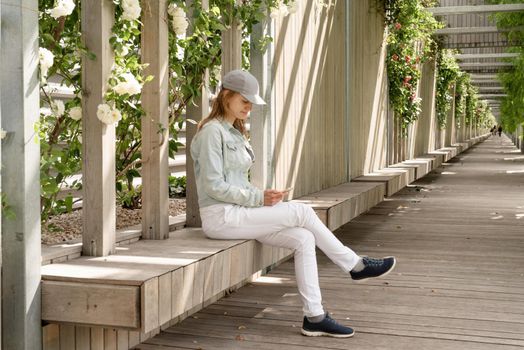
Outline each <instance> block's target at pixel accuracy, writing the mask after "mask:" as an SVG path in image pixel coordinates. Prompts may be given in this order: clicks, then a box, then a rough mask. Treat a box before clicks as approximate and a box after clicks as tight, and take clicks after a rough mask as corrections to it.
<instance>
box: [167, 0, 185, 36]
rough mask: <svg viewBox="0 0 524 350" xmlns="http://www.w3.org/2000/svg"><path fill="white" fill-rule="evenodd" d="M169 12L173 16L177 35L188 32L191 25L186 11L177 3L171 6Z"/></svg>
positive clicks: (173, 24)
mask: <svg viewBox="0 0 524 350" xmlns="http://www.w3.org/2000/svg"><path fill="white" fill-rule="evenodd" d="M167 12H168V13H169V15H170V16H172V17H173V20H172V22H171V26H172V28H173V31H174V32H175V34H176V35H182V34H185V33H186V30H187V27H188V26H189V21H188V20H187V18H186V13H185V12H184V10H183V9H182V8H180V7H176V6H175V5H173V6H171V5H170V6H169V7H168V9H167Z"/></svg>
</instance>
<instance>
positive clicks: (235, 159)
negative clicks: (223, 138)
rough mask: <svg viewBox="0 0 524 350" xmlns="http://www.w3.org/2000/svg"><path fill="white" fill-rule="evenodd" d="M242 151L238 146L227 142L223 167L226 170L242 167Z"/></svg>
mask: <svg viewBox="0 0 524 350" xmlns="http://www.w3.org/2000/svg"><path fill="white" fill-rule="evenodd" d="M241 151H242V150H241V149H240V147H239V146H238V144H236V143H234V142H228V143H226V144H225V147H224V165H225V167H226V168H227V169H237V168H241V167H242V163H243V161H242V152H241Z"/></svg>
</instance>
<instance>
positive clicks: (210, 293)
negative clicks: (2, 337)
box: [42, 182, 385, 334]
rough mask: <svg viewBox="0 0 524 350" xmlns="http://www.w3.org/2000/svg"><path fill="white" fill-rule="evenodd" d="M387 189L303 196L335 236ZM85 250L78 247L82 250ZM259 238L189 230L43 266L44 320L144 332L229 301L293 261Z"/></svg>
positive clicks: (356, 186)
mask: <svg viewBox="0 0 524 350" xmlns="http://www.w3.org/2000/svg"><path fill="white" fill-rule="evenodd" d="M384 195H385V185H384V184H381V183H359V182H350V183H346V184H341V185H339V186H336V187H333V188H330V189H327V190H323V191H320V192H317V193H314V194H312V195H309V196H305V197H302V198H300V199H298V200H297V201H299V202H303V203H308V204H309V205H311V206H312V207H313V208H314V209H315V211H316V212H317V214H318V215H319V217H321V219H323V221H324V222H325V223H326V224H327V225H328V226H329V227H330V229H332V230H335V229H336V228H338V227H340V226H341V225H343V224H344V223H346V222H348V221H349V220H351V219H352V218H354V217H356V216H358V215H360V214H361V213H363V212H366V211H367V210H369V209H370V208H371V207H373V206H375V205H376V204H378V203H379V202H381V201H382V200H383V198H384ZM75 249H78V248H75ZM291 254H292V251H290V250H288V249H283V248H274V247H269V246H264V245H262V244H260V243H259V242H256V241H254V240H211V239H208V238H206V237H205V235H204V233H203V232H202V230H201V229H198V228H185V229H181V230H177V231H174V232H171V233H170V238H169V239H167V240H162V241H156V240H140V241H137V242H135V243H132V244H128V245H125V246H119V247H117V251H116V254H114V255H110V256H107V257H79V258H76V259H73V260H69V261H63V262H60V263H51V264H48V265H44V266H42V319H43V320H44V321H47V322H50V323H59V324H74V325H81V326H93V327H111V328H116V329H124V330H130V331H138V332H141V333H142V334H144V333H147V332H151V331H154V330H155V329H158V328H160V327H162V326H163V325H166V324H170V322H172V321H173V320H175V319H176V318H177V317H181V316H183V315H185V316H187V315H188V314H191V313H193V312H196V311H198V310H199V309H201V308H202V307H204V306H205V305H207V304H209V303H212V302H214V301H216V300H218V299H219V298H220V297H222V296H223V295H224V294H225V292H226V291H227V290H229V289H230V288H233V289H234V288H238V287H240V286H241V285H242V284H244V283H246V282H247V281H249V279H250V278H252V277H253V275H258V274H260V273H263V272H265V271H266V270H268V269H270V268H272V267H273V266H275V265H276V264H278V263H280V262H281V261H283V260H285V259H287V258H288V257H289V256H291Z"/></svg>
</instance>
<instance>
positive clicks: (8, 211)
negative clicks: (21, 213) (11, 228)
mask: <svg viewBox="0 0 524 350" xmlns="http://www.w3.org/2000/svg"><path fill="white" fill-rule="evenodd" d="M0 201H1V202H2V216H3V217H5V218H6V219H8V220H13V219H15V218H16V214H15V212H14V210H13V208H11V206H10V205H9V203H8V202H7V197H6V195H5V193H1V194H0Z"/></svg>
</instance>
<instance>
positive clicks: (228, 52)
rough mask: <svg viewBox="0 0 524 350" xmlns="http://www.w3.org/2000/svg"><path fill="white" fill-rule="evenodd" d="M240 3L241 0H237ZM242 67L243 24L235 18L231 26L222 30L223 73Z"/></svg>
mask: <svg viewBox="0 0 524 350" xmlns="http://www.w3.org/2000/svg"><path fill="white" fill-rule="evenodd" d="M235 2H236V3H237V4H240V3H241V2H242V1H241V0H235ZM241 67H242V26H241V25H240V24H239V22H238V20H237V19H233V22H232V23H231V27H230V28H229V29H227V30H225V31H224V32H222V75H224V74H226V73H228V72H230V71H232V70H234V69H240V68H241Z"/></svg>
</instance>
